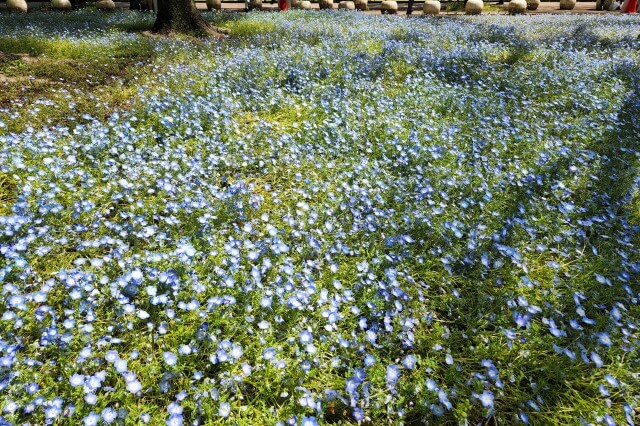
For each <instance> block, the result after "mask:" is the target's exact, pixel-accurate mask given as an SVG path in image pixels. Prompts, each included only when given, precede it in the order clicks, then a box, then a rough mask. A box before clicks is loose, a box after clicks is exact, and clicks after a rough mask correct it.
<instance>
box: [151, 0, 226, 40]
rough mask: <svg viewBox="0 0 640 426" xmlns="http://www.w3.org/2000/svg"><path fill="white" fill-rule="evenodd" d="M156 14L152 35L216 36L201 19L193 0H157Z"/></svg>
mask: <svg viewBox="0 0 640 426" xmlns="http://www.w3.org/2000/svg"><path fill="white" fill-rule="evenodd" d="M157 14H158V15H157V17H156V22H155V23H154V24H153V28H152V29H151V31H152V32H154V33H162V34H172V33H200V34H217V33H216V31H215V30H214V29H213V28H211V27H210V26H209V25H208V24H207V23H206V22H205V21H204V19H202V16H201V15H200V12H198V9H197V8H196V4H195V3H194V2H193V0H158V10H157Z"/></svg>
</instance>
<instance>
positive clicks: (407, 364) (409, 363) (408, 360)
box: [402, 355, 418, 370]
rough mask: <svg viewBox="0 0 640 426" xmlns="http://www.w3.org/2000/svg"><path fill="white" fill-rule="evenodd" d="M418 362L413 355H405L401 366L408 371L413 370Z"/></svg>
mask: <svg viewBox="0 0 640 426" xmlns="http://www.w3.org/2000/svg"><path fill="white" fill-rule="evenodd" d="M417 361H418V360H417V359H416V357H415V356H414V355H407V356H406V357H405V358H404V359H403V360H402V365H403V366H404V368H406V369H408V370H413V369H414V368H415V366H416V362H417Z"/></svg>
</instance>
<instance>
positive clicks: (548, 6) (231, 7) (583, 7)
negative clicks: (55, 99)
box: [0, 0, 620, 15]
mask: <svg viewBox="0 0 640 426" xmlns="http://www.w3.org/2000/svg"><path fill="white" fill-rule="evenodd" d="M338 3H339V1H338V0H335V1H334V8H336V9H337V7H338ZM48 4H49V3H48V2H29V9H30V10H32V11H33V10H37V9H41V8H42V7H44V6H45V5H48ZM445 4H446V3H444V4H443V8H444V5H445ZM485 4H487V5H491V6H492V9H493V8H500V9H502V10H504V13H506V5H507V3H505V4H504V5H498V4H497V2H485ZM116 5H117V6H118V7H119V8H123V9H126V8H128V7H129V2H116ZM196 5H197V6H198V8H199V9H204V10H206V8H207V6H206V4H205V2H200V1H197V2H196ZM398 5H399V13H400V14H404V11H405V10H406V9H407V3H406V2H405V1H400V2H398ZM262 6H263V9H264V10H268V11H277V10H278V3H277V1H274V2H273V3H270V2H267V1H263V3H262ZM369 7H370V8H371V10H368V11H367V12H364V13H369V14H380V9H379V3H378V2H376V3H370V6H369ZM222 8H223V10H225V11H235V12H243V11H244V3H243V2H233V3H231V2H223V3H222ZM312 8H315V9H317V8H318V3H312ZM3 10H6V3H5V2H2V3H0V11H3ZM484 13H501V12H497V11H495V10H491V11H485V12H484ZM547 13H562V14H607V13H620V11H613V12H609V11H598V10H596V2H595V1H587V2H577V3H576V7H575V8H574V9H573V10H560V2H556V1H552V2H542V3H540V6H539V7H538V9H537V10H535V11H527V14H530V15H538V14H547ZM421 14H422V2H421V1H417V2H416V4H415V6H414V15H421ZM441 14H443V15H459V14H464V11H455V12H444V11H443V12H441Z"/></svg>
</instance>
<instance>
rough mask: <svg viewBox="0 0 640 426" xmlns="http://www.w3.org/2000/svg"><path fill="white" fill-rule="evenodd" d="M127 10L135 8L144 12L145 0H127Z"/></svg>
mask: <svg viewBox="0 0 640 426" xmlns="http://www.w3.org/2000/svg"><path fill="white" fill-rule="evenodd" d="M129 10H137V11H139V12H144V11H145V10H147V1H146V0H129Z"/></svg>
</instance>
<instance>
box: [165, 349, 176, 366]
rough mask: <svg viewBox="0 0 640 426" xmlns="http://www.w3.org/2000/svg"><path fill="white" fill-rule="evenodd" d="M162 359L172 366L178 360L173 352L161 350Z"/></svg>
mask: <svg viewBox="0 0 640 426" xmlns="http://www.w3.org/2000/svg"><path fill="white" fill-rule="evenodd" d="M162 359H163V360H164V362H165V363H166V364H167V365H169V366H174V365H176V363H177V362H178V357H177V356H175V355H174V354H173V352H169V351H167V352H163V353H162Z"/></svg>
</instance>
